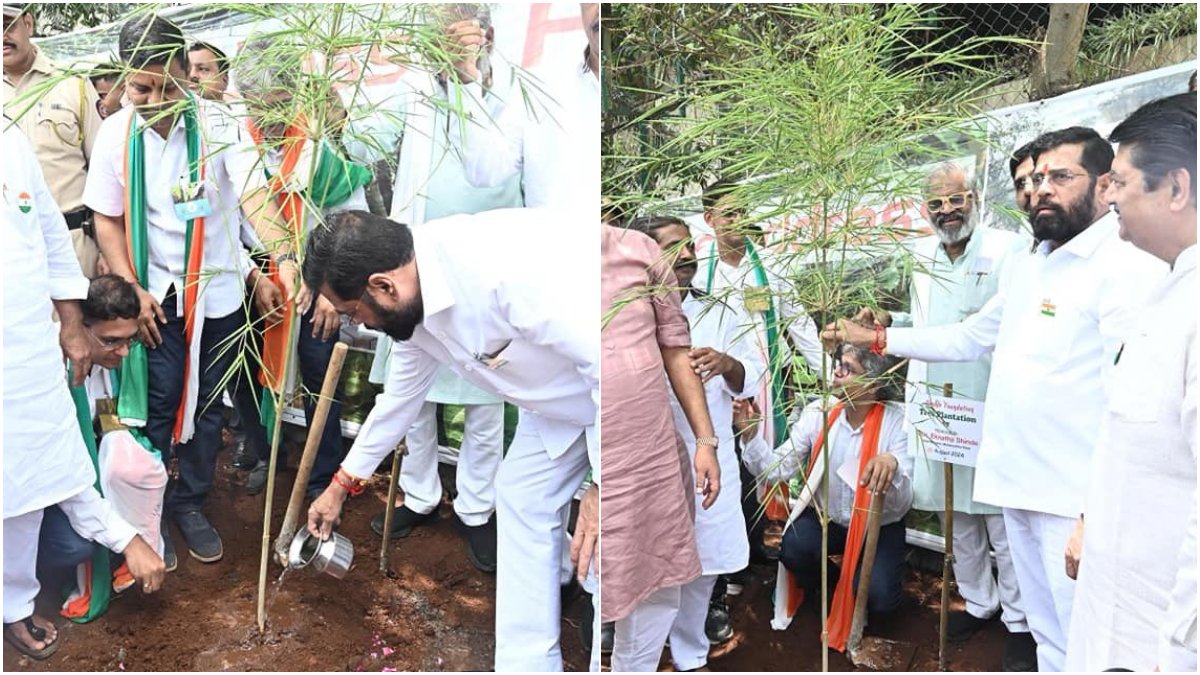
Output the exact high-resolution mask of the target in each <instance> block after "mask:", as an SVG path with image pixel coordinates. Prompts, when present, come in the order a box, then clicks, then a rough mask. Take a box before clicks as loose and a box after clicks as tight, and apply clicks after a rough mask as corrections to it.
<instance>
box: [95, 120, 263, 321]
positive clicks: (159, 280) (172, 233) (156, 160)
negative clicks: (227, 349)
mask: <svg viewBox="0 0 1200 675" xmlns="http://www.w3.org/2000/svg"><path fill="white" fill-rule="evenodd" d="M135 114H136V112H135V109H134V107H133V106H126V107H124V108H122V109H121V110H120V111H118V112H116V113H114V114H113V115H111V116H110V117H109V118H108V119H106V120H104V123H103V124H102V125H100V133H99V134H98V135H97V137H96V147H95V150H94V151H93V153H92V163H91V168H90V169H89V171H88V177H87V184H86V185H85V187H84V190H83V201H84V203H85V204H86V205H87V206H88V208H90V209H92V210H94V211H96V212H98V213H102V214H104V215H106V216H110V217H113V218H119V217H121V216H123V215H124V214H125V194H126V185H125V169H124V166H125V145H126V142H127V137H126V130H127V129H128V127H129V117H130V116H131V115H135ZM199 116H200V129H201V134H202V139H203V147H204V148H205V149H206V150H207V152H208V153H209V155H208V159H207V176H206V179H205V194H206V196H207V197H208V200H209V204H210V205H211V207H212V214H211V215H209V216H208V217H207V218H205V225H204V264H203V267H202V268H201V287H200V292H201V293H202V294H203V295H204V296H205V299H204V315H205V316H206V317H209V318H217V317H223V316H227V315H229V314H231V313H232V312H234V311H237V310H238V309H240V308H241V307H242V302H243V299H244V298H245V277H246V275H247V274H249V273H250V269H251V262H250V258H249V255H248V254H247V253H246V251H245V249H243V248H242V246H241V240H240V235H241V233H240V228H241V212H240V209H241V206H240V202H241V198H242V192H241V190H239V189H237V187H235V184H234V181H233V180H232V178H233V177H234V176H238V175H244V170H241V169H238V168H236V167H234V166H233V164H234V163H235V162H236V161H238V160H239V157H241V155H243V153H238V152H232V151H230V148H231V147H236V146H237V145H238V144H239V143H240V142H241V133H240V131H239V129H238V123H237V120H235V119H234V118H233V117H232V116H231V115H230V114H229V112H228V110H226V109H225V108H224V107H223V106H221V105H219V104H216V103H212V102H210V101H206V100H204V99H199ZM138 124H139V125H144V124H145V120H143V119H142V118H141V116H140V115H139V116H138ZM143 138H144V143H145V149H146V217H147V221H148V223H147V231H148V238H149V242H148V243H149V249H150V255H149V258H150V261H149V262H150V264H149V275H148V276H149V277H150V278H149V282H148V283H146V280H143V283H142V285H143V286H144V287H145V289H146V290H147V291H148V292H149V293H150V295H152V296H154V299H155V300H157V301H159V302H162V301H163V299H164V298H165V297H166V295H167V290H168V289H169V288H170V287H171V286H172V285H174V286H175V288H176V290H177V291H182V290H183V287H184V273H185V272H186V270H187V264H186V260H185V259H184V252H185V250H186V247H187V241H186V235H187V222H186V221H183V220H180V219H179V218H178V217H177V216H176V215H175V204H174V202H173V201H172V198H171V188H172V187H174V186H175V185H177V184H178V183H179V182H180V180H181V179H186V178H187V133H186V132H185V129H184V120H183V115H182V114H181V115H179V118H178V120H177V121H176V123H175V126H174V128H172V129H171V132H170V133H169V134H168V135H167V138H166V140H164V139H163V138H162V137H161V136H159V135H158V133H157V132H155V131H153V130H149V129H148V130H146V131H145V132H144V133H143ZM130 262H132V261H130ZM176 311H177V313H178V315H179V316H182V315H183V303H182V302H178V303H176Z"/></svg>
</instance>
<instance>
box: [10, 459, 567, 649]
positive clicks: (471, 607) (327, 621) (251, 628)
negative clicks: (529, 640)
mask: <svg viewBox="0 0 1200 675" xmlns="http://www.w3.org/2000/svg"><path fill="white" fill-rule="evenodd" d="M292 456H293V457H298V456H299V452H293V453H292ZM228 460H229V456H228V454H227V453H223V454H222V455H221V459H220V461H221V466H220V467H218V470H217V486H216V488H215V489H214V490H213V493H212V495H210V498H209V503H208V507H207V512H208V514H209V517H210V519H211V520H212V522H213V524H214V526H215V527H216V528H217V530H218V531H219V532H220V533H221V537H222V540H223V542H224V547H225V558H224V559H223V560H222V561H220V562H218V563H216V564H212V565H205V564H202V563H200V562H198V561H196V560H194V559H192V558H191V557H190V556H189V555H188V554H187V550H186V547H185V546H183V544H182V537H180V536H179V534H178V531H177V530H174V529H173V530H172V532H173V536H174V541H175V542H176V547H177V550H178V552H179V556H180V557H179V568H178V569H177V570H176V571H175V572H172V573H170V574H168V575H167V581H166V583H165V585H164V589H163V590H162V591H160V592H159V593H157V594H154V595H150V596H143V595H142V594H141V593H139V592H137V591H130V592H128V593H126V594H125V595H124V596H122V597H119V598H116V599H114V601H113V602H112V604H111V605H110V607H109V610H108V613H107V614H106V615H105V616H103V617H101V618H100V619H98V620H96V621H93V622H92V623H89V624H82V625H80V624H73V623H71V622H70V621H67V620H66V619H63V618H61V617H58V615H57V611H56V609H55V608H56V607H57V604H58V603H57V593H52V592H51V591H47V590H45V589H44V590H43V592H42V595H41V596H40V597H39V602H38V608H39V611H40V612H42V613H43V614H44V615H45V616H54V617H56V623H57V624H58V626H59V640H61V641H62V647H61V648H60V649H59V651H58V654H56V655H55V656H53V657H51V658H50V659H49V660H47V661H43V662H37V661H32V660H30V659H28V658H24V657H23V656H22V655H21V654H20V653H18V652H17V651H16V650H15V649H13V648H12V647H10V646H9V645H8V644H7V643H6V644H5V645H4V669H5V670H6V671H12V670H28V671H57V670H72V671H98V670H104V671H119V670H136V671H143V670H148V671H178V670H182V671H214V670H233V671H242V670H271V671H376V672H378V671H381V670H393V669H394V670H400V671H404V670H425V671H455V670H491V669H492V657H493V653H494V648H495V637H494V628H493V625H494V619H495V604H494V603H495V591H496V580H495V576H494V575H491V574H485V573H483V572H480V571H478V570H476V569H475V567H474V566H472V565H471V563H470V562H469V561H468V560H467V558H466V552H465V547H466V544H465V543H464V542H463V540H462V538H461V537H460V536H459V535H458V533H457V530H456V528H455V523H454V516H453V509H452V508H451V506H450V505H449V504H448V503H443V505H442V509H441V514H442V519H441V520H440V521H439V522H438V523H437V524H436V525H434V526H433V527H429V528H418V529H416V530H414V531H413V533H412V534H410V535H409V536H408V537H406V538H404V539H401V540H399V541H398V542H393V543H392V545H391V553H390V555H389V567H390V570H389V574H388V575H387V576H386V577H385V576H384V575H383V574H381V573H380V571H379V546H380V540H379V537H378V536H376V535H375V533H374V532H372V531H371V528H370V526H369V523H370V519H371V518H372V517H373V516H374V515H375V514H376V513H378V512H379V511H380V510H381V509H382V506H383V503H384V501H385V500H386V494H387V489H386V488H387V477H386V476H379V475H377V476H376V477H375V481H374V483H373V485H372V490H371V492H370V493H368V494H367V495H364V496H362V497H359V498H357V499H352V500H350V501H348V502H347V506H346V511H345V512H344V514H343V522H342V527H341V529H340V531H341V532H342V533H343V534H344V535H346V536H347V537H349V539H350V540H351V541H352V542H353V543H354V545H355V560H354V566H353V567H352V568H351V569H350V572H349V574H347V575H346V577H345V578H344V579H342V580H338V579H335V578H333V577H330V576H327V575H323V574H317V573H315V572H311V571H308V570H296V571H292V572H290V573H289V574H288V575H287V578H286V580H285V581H284V583H283V585H282V587H277V579H278V578H279V575H280V572H281V571H282V568H281V567H280V566H279V565H277V564H275V563H274V562H272V563H271V565H270V567H269V569H268V579H269V581H268V591H267V616H268V620H267V630H266V633H265V634H264V635H260V634H259V632H258V626H257V620H256V593H257V587H258V575H259V560H260V551H261V547H262V519H263V496H262V495H259V496H257V497H249V496H247V495H246V494H245V492H244V490H243V489H242V488H241V485H242V483H243V482H244V480H245V473H244V472H240V471H237V470H235V469H233V468H231V467H229V466H227V465H226V462H228ZM387 468H390V464H389V467H387ZM293 478H294V472H293V471H291V470H283V471H281V472H280V476H279V480H278V481H277V484H276V489H275V500H274V513H273V515H272V528H273V530H275V531H276V532H277V531H278V528H279V524H280V521H281V520H282V518H283V511H284V510H285V509H286V499H287V494H288V493H290V490H291V484H292V480H293ZM273 544H274V541H273V539H272V545H273ZM51 596H54V597H51ZM581 602H582V601H576V602H575V603H574V605H573V606H572V607H570V608H569V610H568V611H567V612H566V614H567V618H566V619H564V621H563V624H562V627H563V636H562V644H563V658H564V666H565V667H566V669H567V670H587V664H588V659H587V654H586V653H585V652H584V650H583V648H582V646H581V644H580V641H579V638H578V620H577V617H578V613H579V610H580V609H581V607H580V605H581Z"/></svg>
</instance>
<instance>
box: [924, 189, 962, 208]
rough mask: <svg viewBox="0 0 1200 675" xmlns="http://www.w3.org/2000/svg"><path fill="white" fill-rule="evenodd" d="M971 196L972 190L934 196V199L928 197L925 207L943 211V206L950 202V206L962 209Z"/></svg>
mask: <svg viewBox="0 0 1200 675" xmlns="http://www.w3.org/2000/svg"><path fill="white" fill-rule="evenodd" d="M970 198H971V193H970V192H956V193H954V194H952V195H948V196H946V197H934V198H933V199H927V200H925V207H926V208H928V209H929V210H930V211H933V212H937V211H941V210H942V207H943V206H945V205H946V204H949V205H950V208H953V209H961V208H962V207H964V206H966V204H967V200H968V199H970Z"/></svg>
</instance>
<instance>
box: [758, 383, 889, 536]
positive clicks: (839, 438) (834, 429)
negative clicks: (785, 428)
mask: <svg viewBox="0 0 1200 675" xmlns="http://www.w3.org/2000/svg"><path fill="white" fill-rule="evenodd" d="M834 403H836V401H832V400H831V401H829V402H827V403H826V404H825V407H826V408H832V407H833V405H834ZM821 407H822V405H821V401H820V399H818V400H816V401H813V402H812V403H809V404H808V405H807V406H805V407H804V409H803V410H802V411H801V412H800V416H799V418H798V419H796V421H795V422H793V423H792V429H791V434H790V435H789V437H788V440H787V441H786V442H784V444H783V445H781V446H779V447H778V448H775V449H774V450H770V449H769V448H767V446H766V444H765V443H764V442H763V441H762V439H761V438H755V439H754V441H752V442H750V443H748V444H747V445H746V447H745V448H744V449H743V450H742V461H743V462H745V463H746V466H747V467H748V468H749V469H750V470H751V471H754V472H756V473H758V474H759V476H760V477H761V478H762V480H763V481H764V482H766V483H779V482H786V481H789V480H791V479H792V477H794V476H796V474H798V473H799V472H800V467H801V466H802V465H803V464H804V462H805V460H807V459H808V456H809V454H810V453H811V452H812V448H813V445H815V444H816V442H817V438H818V437H819V436H820V435H821V432H822V431H823V430H824V428H825V417H826V411H823V410H822V409H821ZM865 426H866V424H865V423H864V424H863V425H862V426H860V427H859V428H857V429H854V428H852V427H851V426H850V423H849V422H847V421H846V413H845V411H843V412H842V414H840V415H838V418H837V420H835V421H834V423H833V425H831V426H830V427H829V438H828V439H827V440H826V443H825V446H826V447H827V448H828V449H829V455H828V457H829V463H828V466H829V469H830V470H829V471H828V472H827V477H828V484H829V497H828V498H826V495H825V490H824V489H822V488H821V487H820V486H823V485H824V484H825V482H826V479H825V478H822V480H821V481H820V482H819V483H818V486H817V488H816V489H815V490H814V493H815V495H816V499H817V501H818V502H820V503H821V504H822V505H828V511H829V515H830V518H832V519H833V522H835V523H837V524H838V525H841V526H842V527H849V525H850V518H851V516H853V515H854V492H855V489H856V488H854V487H851V486H850V485H849V484H848V483H846V481H844V480H842V478H841V477H839V476H838V475H837V474H838V470H839V469H841V468H842V467H843V466H844V465H847V464H849V465H850V468H849V469H844V470H842V473H847V472H848V475H852V476H856V477H859V478H861V477H860V476H858V465H859V460H860V459H861V458H862V441H863V427H865ZM884 454H890V455H892V456H893V457H895V458H896V461H897V462H898V463H899V467H898V468H897V469H896V475H895V476H893V477H892V486H891V487H890V488H889V489H888V491H887V493H886V494H885V495H884V498H883V517H882V519H881V522H882V523H883V524H884V525H889V524H891V523H896V522H899V521H900V519H902V518H904V514H906V513H908V510H909V508H910V507H911V506H912V457H911V456H910V455H909V452H908V434H907V432H906V431H905V430H904V406H903V405H901V404H899V403H896V402H891V401H889V402H887V403H885V404H884V411H883V424H882V427H881V428H880V430H879V450H878V454H877V455H876V456H878V455H884Z"/></svg>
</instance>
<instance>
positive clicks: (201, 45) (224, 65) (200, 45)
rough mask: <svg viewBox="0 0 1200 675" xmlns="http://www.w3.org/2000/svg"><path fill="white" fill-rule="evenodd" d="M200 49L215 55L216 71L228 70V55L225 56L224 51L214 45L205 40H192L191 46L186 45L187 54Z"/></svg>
mask: <svg viewBox="0 0 1200 675" xmlns="http://www.w3.org/2000/svg"><path fill="white" fill-rule="evenodd" d="M200 50H204V51H207V52H211V53H212V55H213V56H214V57H215V58H214V61H215V62H216V64H217V72H218V73H224V72H227V71H228V70H229V57H228V56H225V52H223V51H221V50H220V49H217V48H216V47H215V46H213V45H212V44H209V43H207V42H193V43H192V46H191V47H188V54H191V53H192V52H198V51H200Z"/></svg>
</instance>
